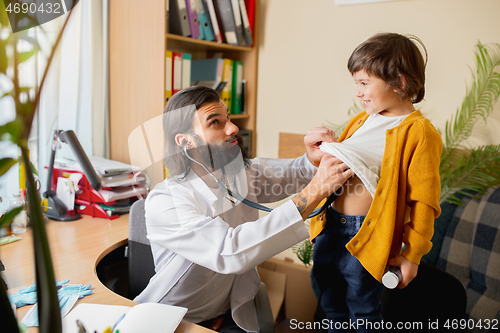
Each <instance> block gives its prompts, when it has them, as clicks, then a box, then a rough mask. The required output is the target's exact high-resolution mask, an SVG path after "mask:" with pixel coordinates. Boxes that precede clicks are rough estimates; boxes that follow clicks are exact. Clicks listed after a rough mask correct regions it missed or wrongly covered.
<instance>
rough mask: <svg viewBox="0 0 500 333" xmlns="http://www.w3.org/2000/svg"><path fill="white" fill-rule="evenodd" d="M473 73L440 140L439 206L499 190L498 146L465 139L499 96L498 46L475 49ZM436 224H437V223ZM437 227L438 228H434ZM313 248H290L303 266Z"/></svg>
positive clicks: (336, 127) (302, 245)
mask: <svg viewBox="0 0 500 333" xmlns="http://www.w3.org/2000/svg"><path fill="white" fill-rule="evenodd" d="M474 53H475V55H476V71H475V72H474V71H473V73H472V82H471V85H470V87H468V89H467V92H466V94H465V97H464V100H463V102H462V105H461V107H460V108H458V109H457V111H456V112H455V114H454V115H453V116H452V118H451V119H450V120H449V121H447V122H446V124H445V131H444V135H443V133H442V136H443V153H442V155H441V162H440V167H439V171H440V176H441V198H440V201H441V203H442V204H443V203H449V204H453V205H460V204H461V202H462V201H461V198H462V197H463V196H464V195H465V196H470V197H475V196H480V195H482V194H484V193H485V192H486V190H488V188H491V187H497V186H500V145H494V144H490V145H483V146H479V147H475V148H469V147H468V145H467V139H468V138H469V137H470V135H471V134H472V130H473V128H474V126H476V125H478V123H479V120H481V119H482V120H483V121H484V122H486V120H487V118H488V117H489V116H490V115H491V113H492V112H493V110H494V106H495V104H496V103H497V101H498V97H499V95H500V73H498V72H497V71H495V67H496V66H498V65H500V44H497V43H491V44H484V45H483V44H481V42H478V43H477V45H476V46H475V50H474ZM361 111H362V107H361V106H360V105H359V104H357V103H355V104H354V106H353V107H351V108H350V109H349V111H348V114H349V117H352V116H353V115H355V114H357V113H359V112H361ZM346 125H347V122H346V123H344V124H341V125H335V124H332V123H327V125H326V126H327V127H329V128H331V129H332V130H334V131H335V132H336V133H341V132H342V130H343V129H344V128H345V126H346ZM436 222H437V223H439V220H436ZM436 227H438V226H437V225H436ZM312 249H313V245H312V244H311V242H310V241H309V240H305V241H304V242H302V243H299V244H297V245H296V246H294V247H293V248H292V250H293V251H294V253H295V254H296V255H297V257H298V258H299V260H301V261H302V262H303V263H304V264H305V265H306V266H308V265H310V264H311V260H312Z"/></svg>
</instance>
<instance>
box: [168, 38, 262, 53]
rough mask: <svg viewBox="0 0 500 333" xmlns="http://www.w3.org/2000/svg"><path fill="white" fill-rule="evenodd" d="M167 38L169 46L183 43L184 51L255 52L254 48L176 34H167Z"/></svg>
mask: <svg viewBox="0 0 500 333" xmlns="http://www.w3.org/2000/svg"><path fill="white" fill-rule="evenodd" d="M165 38H166V39H167V43H169V44H170V42H171V41H178V42H179V43H182V45H183V48H184V49H195V50H200V49H219V50H226V51H248V52H249V51H252V50H253V48H252V47H247V46H235V45H230V44H227V43H217V42H210V41H206V40H201V39H195V38H191V37H184V36H179V35H174V34H166V36H165ZM167 45H168V44H167Z"/></svg>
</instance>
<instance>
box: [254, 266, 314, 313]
mask: <svg viewBox="0 0 500 333" xmlns="http://www.w3.org/2000/svg"><path fill="white" fill-rule="evenodd" d="M262 269H265V270H269V271H273V272H277V273H282V274H284V275H286V281H285V288H284V289H285V294H284V304H283V306H284V309H283V310H284V315H285V318H286V319H296V320H297V321H299V322H312V321H314V312H315V311H316V305H317V300H316V296H315V295H314V292H313V290H312V286H311V267H305V266H304V265H303V264H298V263H294V262H289V261H284V260H281V259H276V258H271V259H269V260H266V261H265V262H263V263H262V264H260V265H259V266H258V267H257V270H258V271H259V274H260V272H261V270H262ZM275 280H276V279H274V281H273V283H277V281H275ZM263 282H264V283H265V284H266V287H267V288H268V292H269V294H271V292H270V291H269V289H271V288H269V286H267V283H266V282H265V281H264V280H263ZM281 283H283V281H282V282H281ZM274 288H277V285H276V284H275V285H274V286H273V289H274ZM273 292H274V291H273ZM269 298H270V299H271V295H270V296H269ZM275 306H276V305H275ZM271 307H273V304H272V301H271ZM274 311H275V309H274V308H273V315H274ZM275 318H276V317H275Z"/></svg>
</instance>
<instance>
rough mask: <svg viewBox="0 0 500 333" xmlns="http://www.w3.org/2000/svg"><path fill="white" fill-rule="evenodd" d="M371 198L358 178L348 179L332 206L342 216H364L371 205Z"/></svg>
mask: <svg viewBox="0 0 500 333" xmlns="http://www.w3.org/2000/svg"><path fill="white" fill-rule="evenodd" d="M372 199H373V198H372V196H371V194H370V192H368V190H367V189H366V187H365V185H363V183H362V182H361V179H359V177H358V176H354V177H352V178H349V180H348V181H347V182H345V184H344V186H343V191H342V193H341V194H340V195H339V196H338V197H337V199H335V201H334V202H333V204H332V206H333V208H335V210H336V211H337V212H339V213H340V214H342V215H366V214H367V213H368V210H369V209H370V206H371V204H372Z"/></svg>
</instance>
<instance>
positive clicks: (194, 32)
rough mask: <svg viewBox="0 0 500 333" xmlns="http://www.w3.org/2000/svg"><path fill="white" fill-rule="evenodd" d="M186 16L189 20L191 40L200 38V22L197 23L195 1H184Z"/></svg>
mask: <svg viewBox="0 0 500 333" xmlns="http://www.w3.org/2000/svg"><path fill="white" fill-rule="evenodd" d="M185 1H186V8H187V15H188V19H189V28H190V29H191V38H198V37H200V22H199V21H198V9H197V6H196V1H197V0H185Z"/></svg>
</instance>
